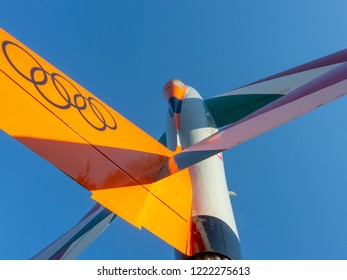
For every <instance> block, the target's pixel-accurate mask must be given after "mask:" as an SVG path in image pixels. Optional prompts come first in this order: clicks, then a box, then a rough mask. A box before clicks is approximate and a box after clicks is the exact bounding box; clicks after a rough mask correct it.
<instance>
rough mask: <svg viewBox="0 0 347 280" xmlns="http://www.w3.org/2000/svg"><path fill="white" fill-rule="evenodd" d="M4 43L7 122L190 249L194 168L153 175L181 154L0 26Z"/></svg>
mask: <svg viewBox="0 0 347 280" xmlns="http://www.w3.org/2000/svg"><path fill="white" fill-rule="evenodd" d="M0 44H1V48H0V100H1V103H0V129H1V130H4V131H5V132H6V133H8V134H9V135H11V136H12V137H14V138H16V139H17V140H19V141H20V142H22V143H23V144H24V145H26V146H28V147H29V148H30V149H32V150H33V151H35V152H36V153H38V154H39V155H40V156H42V157H44V158H45V159H47V160H48V161H50V162H51V163H52V164H54V165H55V166H56V167H57V168H59V169H60V170H62V171H63V172H64V173H66V174H68V175H69V176H70V177H72V178H73V179H74V180H76V181H77V182H78V183H80V184H81V185H82V186H84V187H85V188H87V189H88V190H90V191H92V193H93V195H92V198H93V199H95V200H96V201H98V202H99V203H100V204H102V205H104V206H105V207H106V208H108V209H110V210H111V211H113V212H115V213H116V214H117V215H119V216H120V217H122V218H124V219H125V220H127V221H129V222H130V223H131V224H133V225H135V226H137V227H138V228H141V227H142V226H143V227H145V228H146V229H148V230H149V231H151V232H153V233H154V234H155V235H157V236H159V237H160V238H162V239H163V240H165V241H166V242H168V243H169V244H170V245H172V246H174V247H175V248H177V249H178V250H180V251H182V252H183V253H186V254H189V251H190V249H189V244H188V240H189V238H188V236H189V229H190V217H191V201H192V197H191V195H192V194H191V183H190V176H189V172H188V171H187V170H186V171H181V172H178V173H177V174H174V175H172V176H169V177H167V178H164V179H161V180H159V181H156V182H153V181H154V179H155V177H156V175H157V174H158V172H159V170H160V168H161V167H162V165H163V164H164V162H165V161H166V160H167V158H169V157H171V156H172V155H173V154H174V153H173V152H172V151H170V150H168V149H167V148H165V147H164V146H162V145H161V144H159V143H158V142H157V141H156V140H155V139H153V138H152V137H151V136H149V135H148V134H146V133H145V132H143V131H142V130H141V129H140V128H138V127H137V126H135V125H134V124H132V123H131V122H130V121H128V120H126V119H125V118H124V117H122V116H121V115H120V114H118V113H117V112H115V111H114V110H113V109H111V108H110V107H109V106H107V105H106V104H104V103H103V102H102V101H100V100H99V99H98V98H96V97H95V96H93V95H92V94H91V93H89V92H88V91H87V90H85V89H84V88H83V87H81V86H80V85H78V84H77V83H76V82H74V81H72V80H71V79H70V78H68V77H67V76H65V75H64V74H63V73H61V72H60V71H59V70H57V69H56V68H55V67H53V66H52V65H50V64H49V63H48V62H46V61H45V60H43V59H42V58H40V57H39V56H38V55H36V54H35V53H34V52H32V51H31V50H29V49H28V48H27V47H25V46H24V45H22V44H21V43H20V42H19V41H17V40H16V39H15V38H13V37H12V36H10V35H9V34H7V33H6V32H5V31H3V30H1V29H0ZM105 155H106V156H105Z"/></svg>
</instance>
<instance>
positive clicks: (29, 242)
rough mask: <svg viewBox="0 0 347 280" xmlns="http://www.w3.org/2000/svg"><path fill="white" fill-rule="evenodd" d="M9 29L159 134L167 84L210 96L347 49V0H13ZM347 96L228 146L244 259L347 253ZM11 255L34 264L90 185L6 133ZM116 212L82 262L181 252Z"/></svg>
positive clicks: (1, 157) (81, 209) (2, 167)
mask: <svg viewBox="0 0 347 280" xmlns="http://www.w3.org/2000/svg"><path fill="white" fill-rule="evenodd" d="M0 7H1V9H0V27H2V28H4V29H5V30H6V31H7V32H9V33H10V34H12V35H13V36H15V37H16V38H17V39H19V40H20V41H22V42H23V43H24V44H26V45H27V46H29V47H30V48H31V49H33V50H34V51H35V52H37V53H38V54H40V55H41V56H42V57H43V58H45V59H46V60H48V61H49V62H51V63H52V64H53V65H55V66H56V67H57V68H59V69H60V70H62V71H63V72H64V73H66V74H67V75H69V76H70V77H72V78H73V79H74V80H76V81H77V82H78V83H79V84H81V85H82V86H84V87H85V88H87V89H88V90H89V91H91V92H93V93H94V94H95V95H97V96H98V97H99V98H100V99H102V100H103V101H105V102H106V103H108V104H109V105H110V106H111V107H113V108H114V109H115V110H117V111H118V112H120V113H121V114H122V115H124V116H126V117H127V118H128V119H129V120H131V121H132V122H134V123H135V124H137V125H138V126H140V127H141V128H142V129H144V130H145V131H147V132H148V133H149V134H151V135H152V136H154V137H158V136H159V135H160V134H161V133H162V131H163V130H164V127H165V119H164V116H165V111H166V104H165V101H164V98H163V97H162V93H161V88H162V86H163V85H164V84H165V82H166V81H167V80H169V79H172V78H180V79H181V80H182V81H183V82H185V83H186V84H189V85H191V86H193V87H194V88H196V89H197V90H198V91H199V92H200V94H201V95H202V96H203V97H212V96H214V95H217V94H220V93H223V92H225V91H228V90H230V89H233V88H235V87H238V86H241V85H243V84H246V83H249V82H251V81H254V80H257V79H260V78H263V77H265V76H268V75H271V74H274V73H277V72H279V71H282V70H285V69H287V68H290V67H293V66H296V65H298V64H302V63H304V62H307V61H309V60H312V59H315V58H318V57H321V56H324V55H327V54H330V53H333V52H335V51H338V50H341V49H344V48H346V47H347V32H346V30H345V27H346V24H347V18H346V15H345V11H346V10H347V3H346V1H343V0H340V1H338V0H329V1H323V0H319V1H299V0H292V1H274V0H273V1H270V0H264V1H229V0H219V1H212V0H211V1H207V0H204V1H201V0H194V1H192V0H189V1H187V0H185V1H184V0H176V1H162V0H148V1H142V0H137V1H136V0H128V1H113V0H104V1H86V0H83V1H82V0H75V1H67V0H60V1H41V0H32V1H24V0H12V1H4V0H0ZM346 108H347V99H346V97H344V98H341V99H339V100H337V101H335V102H333V103H331V104H328V105H326V106H324V107H322V108H320V109H318V110H316V111H314V112H312V113H310V114H307V115H305V116H303V117H301V118H299V119H296V120H295V121H292V122H291V123H288V124H286V125H284V126H282V127H280V128H277V129H274V130H273V131H270V132H268V133H266V134H264V135H262V136H259V137H257V138H256V139H253V140H250V141H249V142H247V143H244V144H242V145H240V146H238V147H235V148H233V149H232V150H230V151H227V152H226V153H225V154H224V159H225V165H226V174H227V181H228V184H229V186H230V189H231V190H233V191H235V192H236V193H237V194H238V196H237V197H235V198H232V203H233V208H234V212H235V216H236V222H237V225H238V230H239V234H240V238H241V248H242V253H243V257H244V258H245V259H347V237H346V236H347V225H346V222H345V216H346V213H347V203H346V201H347V178H346V174H347V172H346V169H347V167H346V166H347V150H346V143H347V129H346V122H345V120H346V119H347V110H346ZM0 182H1V183H0V185H1V198H0V212H1V215H0V223H1V225H2V226H1V231H0V259H27V258H30V257H31V256H33V255H34V254H36V253H37V252H38V251H40V250H41V249H42V248H44V247H45V246H46V245H48V244H49V243H50V242H52V241H53V240H54V239H56V238H57V237H58V236H60V235H61V234H63V233H64V232H65V231H66V230H68V229H69V228H70V227H71V226H73V225H74V224H75V222H77V221H78V220H79V219H80V218H81V217H82V216H83V215H84V214H85V212H87V211H88V210H89V208H90V207H92V205H93V204H94V202H93V201H92V200H91V199H90V198H89V197H90V194H89V192H88V191H86V190H85V189H83V188H82V187H80V186H78V185H77V184H76V183H74V182H73V181H72V180H71V179H69V178H67V177H66V176H65V175H64V174H62V173H61V172H59V171H58V170H57V169H55V168H54V167H53V166H51V165H50V164H49V163H47V162H46V161H45V160H43V159H41V158H40V157H38V156H36V155H35V154H33V153H32V152H31V151H29V150H28V149H27V148H25V147H23V146H22V145H21V144H19V143H17V142H15V141H13V140H12V139H10V138H9V137H7V136H6V135H5V134H4V133H2V132H0ZM173 257H174V255H173V251H172V248H171V247H170V246H168V245H166V244H165V243H164V242H162V241H161V240H159V239H158V238H156V237H154V236H153V235H152V234H150V233H148V232H146V231H145V230H142V231H139V230H137V229H136V228H134V227H132V226H130V225H128V224H127V223H126V222H124V221H122V220H120V219H117V220H115V221H114V222H113V223H112V224H111V226H110V227H109V228H108V229H107V230H106V232H105V233H104V234H103V235H102V236H101V237H100V238H99V239H98V240H97V241H95V242H94V243H93V244H92V245H91V246H90V247H89V248H88V249H87V250H86V251H85V252H84V253H83V254H82V255H81V256H80V258H81V259H172V258H173Z"/></svg>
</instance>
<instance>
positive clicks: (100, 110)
mask: <svg viewBox="0 0 347 280" xmlns="http://www.w3.org/2000/svg"><path fill="white" fill-rule="evenodd" d="M9 48H16V49H17V51H18V50H19V51H20V52H19V53H16V54H18V55H16V57H14V56H13V57H11V55H9V53H11V51H10V50H9ZM2 51H3V53H4V55H5V58H6V59H7V61H8V63H9V64H10V65H11V66H12V68H13V69H14V70H15V71H16V72H17V73H18V74H19V75H20V76H21V77H23V78H24V79H25V80H27V81H29V82H30V83H32V84H33V85H34V87H35V88H36V90H37V92H38V93H39V94H40V95H41V96H42V97H43V98H44V99H45V100H46V101H47V102H48V103H49V104H51V105H53V106H54V107H56V108H59V109H62V110H68V109H71V108H74V109H76V110H77V111H78V112H79V114H80V115H81V116H82V118H83V119H84V120H85V121H86V122H87V123H88V124H89V125H90V126H92V127H93V128H95V129H97V130H99V131H104V130H106V129H107V128H109V129H112V130H115V129H117V123H116V120H115V119H114V117H113V115H112V114H111V113H110V111H109V110H108V109H107V108H106V107H105V106H104V105H103V104H102V103H101V102H100V101H98V100H97V99H95V98H94V97H85V96H83V95H82V94H81V93H80V92H79V90H78V88H77V87H76V86H75V85H74V84H72V83H71V82H70V81H69V80H68V79H66V78H65V77H64V76H62V75H60V74H58V73H55V72H52V73H49V72H47V71H46V70H45V69H44V68H43V67H42V65H41V64H40V62H39V61H38V60H37V59H36V58H35V57H33V56H32V55H31V54H30V53H29V52H28V51H26V50H25V49H24V48H22V47H21V46H19V45H17V44H16V43H14V42H11V41H4V42H3V43H2ZM24 58H25V61H23V60H24ZM16 60H17V61H19V60H21V61H20V63H15V62H14V61H16Z"/></svg>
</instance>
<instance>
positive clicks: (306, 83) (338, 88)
mask: <svg viewBox="0 0 347 280" xmlns="http://www.w3.org/2000/svg"><path fill="white" fill-rule="evenodd" d="M346 61H347V51H341V52H339V53H337V54H333V55H330V56H327V57H325V58H322V59H318V60H316V61H314V62H312V63H307V64H304V66H300V67H296V68H293V69H294V70H288V71H285V72H283V73H280V74H278V75H274V76H273V77H274V78H273V79H272V78H266V79H263V80H261V81H260V82H259V83H253V84H250V85H249V86H245V87H241V88H239V89H236V90H235V91H231V92H229V93H226V94H224V95H223V96H229V95H230V94H254V93H261V94H264V93H269V94H282V95H283V96H282V97H280V98H278V99H276V100H275V101H273V102H271V103H269V104H268V105H266V106H264V107H262V108H260V109H258V110H256V111H255V112H253V113H251V114H249V115H247V116H245V117H244V118H242V119H240V120H238V121H237V122H235V123H233V124H231V125H229V126H226V127H224V128H223V129H221V130H220V131H219V132H217V133H215V134H214V135H212V136H210V137H208V138H206V139H204V140H202V141H201V142H200V143H197V144H195V145H193V146H191V147H189V148H187V149H185V150H184V151H183V152H182V153H179V154H177V155H175V156H173V157H172V158H170V159H169V160H168V161H167V162H166V163H165V166H164V168H163V169H162V170H161V173H160V176H162V177H165V176H168V174H173V173H175V172H177V171H179V170H182V169H184V168H187V167H189V166H191V165H193V164H195V163H197V162H200V161H201V160H204V159H206V158H209V157H211V156H213V155H215V154H217V153H220V152H222V151H224V150H226V149H230V148H232V147H234V146H236V145H239V144H241V143H243V142H245V141H247V140H249V139H252V138H253V137H256V136H257V135H259V134H262V133H264V132H266V131H269V130H271V129H272V128H275V127H277V126H280V125H282V124H284V123H285V122H288V121H290V120H292V119H295V118H297V117H299V116H301V115H303V114H305V113H307V112H309V111H311V110H314V109H316V108H318V107H320V106H322V105H324V104H326V103H328V102H331V101H333V100H335V99H336V98H338V97H341V96H343V95H345V94H346V93H347V90H346V87H347V62H346ZM336 62H337V63H336ZM309 67H313V68H312V69H311V68H309ZM314 67H318V68H314ZM301 70H302V71H303V72H298V71H301ZM285 74H288V76H285Z"/></svg>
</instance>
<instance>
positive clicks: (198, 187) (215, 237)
mask: <svg viewBox="0 0 347 280" xmlns="http://www.w3.org/2000/svg"><path fill="white" fill-rule="evenodd" d="M164 96H165V98H166V100H167V102H168V104H169V112H168V114H167V119H166V142H167V146H168V148H169V149H171V150H176V149H177V148H179V147H180V148H182V149H186V148H188V147H190V146H191V145H194V144H196V143H198V142H200V141H201V140H203V139H205V138H206V137H208V136H210V135H212V134H214V133H216V132H217V131H218V129H217V128H216V125H215V123H214V120H213V118H212V117H211V115H210V113H209V111H208V109H207V107H206V105H205V103H204V100H203V99H202V97H201V96H200V94H199V93H198V92H197V91H196V90H195V89H194V88H192V87H189V86H186V85H184V84H183V83H182V82H181V81H179V80H172V81H169V82H168V83H167V84H166V85H165V86H164ZM189 173H190V176H191V183H192V192H193V203H192V226H191V244H192V258H193V259H225V258H227V259H240V258H241V254H240V245H239V244H240V243H239V237H238V232H237V228H236V223H235V219H234V214H233V210H232V206H231V203H230V199H229V191H228V187H227V183H226V178H225V171H224V163H223V157H222V154H218V155H216V156H212V157H210V158H208V159H206V160H204V161H202V162H200V163H197V164H195V165H193V166H191V167H189ZM176 257H177V258H186V257H185V256H182V255H181V254H180V253H177V254H176Z"/></svg>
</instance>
